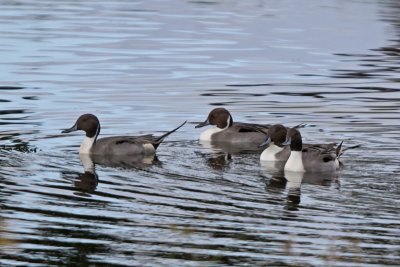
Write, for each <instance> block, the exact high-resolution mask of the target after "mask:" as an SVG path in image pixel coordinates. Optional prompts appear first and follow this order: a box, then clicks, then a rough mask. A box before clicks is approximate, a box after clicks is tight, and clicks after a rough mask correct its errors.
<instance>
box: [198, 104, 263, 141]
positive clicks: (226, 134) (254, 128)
mask: <svg viewBox="0 0 400 267" xmlns="http://www.w3.org/2000/svg"><path fill="white" fill-rule="evenodd" d="M208 125H212V126H214V127H212V128H209V129H207V130H205V131H203V132H202V133H201V134H200V137H199V140H200V141H203V142H204V141H205V142H213V143H229V144H231V145H248V146H249V147H257V148H258V147H259V144H261V143H262V142H263V141H265V135H266V134H267V132H268V128H269V125H264V124H254V123H242V122H234V121H233V118H232V115H231V114H230V112H229V111H228V110H227V109H225V108H215V109H213V110H211V111H210V113H209V114H208V117H207V119H206V120H205V121H204V122H202V123H199V124H197V125H196V126H195V128H201V127H204V126H208Z"/></svg>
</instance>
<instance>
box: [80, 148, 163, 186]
mask: <svg viewBox="0 0 400 267" xmlns="http://www.w3.org/2000/svg"><path fill="white" fill-rule="evenodd" d="M79 157H80V160H81V163H82V165H83V169H84V173H82V174H80V175H78V177H76V179H75V181H74V184H75V188H76V189H78V190H79V191H80V192H85V193H93V192H94V191H95V190H96V188H97V185H98V182H99V177H98V175H97V173H96V164H98V165H101V166H104V167H114V168H115V167H118V168H124V169H145V168H147V167H149V166H152V165H153V164H161V162H160V161H159V160H158V159H157V156H155V155H151V156H136V157H132V156H112V155H107V156H96V155H88V154H79Z"/></svg>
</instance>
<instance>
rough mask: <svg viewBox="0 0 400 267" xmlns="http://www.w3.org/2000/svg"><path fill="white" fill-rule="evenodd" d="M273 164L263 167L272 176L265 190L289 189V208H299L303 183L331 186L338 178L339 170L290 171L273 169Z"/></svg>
mask: <svg viewBox="0 0 400 267" xmlns="http://www.w3.org/2000/svg"><path fill="white" fill-rule="evenodd" d="M271 166H273V167H275V166H274V165H268V164H267V165H265V164H262V167H263V168H264V169H265V170H266V171H267V172H268V176H270V177H271V178H270V179H268V180H267V182H266V186H265V190H266V191H267V192H271V191H275V190H276V189H278V190H284V189H286V191H287V197H286V208H287V209H289V210H297V209H298V205H299V204H300V202H301V185H302V184H311V185H322V186H330V185H331V184H332V182H336V181H337V180H338V175H339V172H327V173H323V172H322V173H307V172H290V171H284V170H283V169H282V168H281V169H273V170H271Z"/></svg>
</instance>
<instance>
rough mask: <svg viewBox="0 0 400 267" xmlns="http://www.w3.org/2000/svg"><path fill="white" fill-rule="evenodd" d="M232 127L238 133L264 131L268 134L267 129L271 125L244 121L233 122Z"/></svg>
mask: <svg viewBox="0 0 400 267" xmlns="http://www.w3.org/2000/svg"><path fill="white" fill-rule="evenodd" d="M231 127H233V128H234V129H235V130H236V131H237V132H239V133H252V132H254V133H260V132H261V133H264V134H268V129H269V127H271V125H269V124H254V123H244V122H234V123H233V125H232V126H231Z"/></svg>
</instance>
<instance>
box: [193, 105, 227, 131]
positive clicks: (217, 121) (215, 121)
mask: <svg viewBox="0 0 400 267" xmlns="http://www.w3.org/2000/svg"><path fill="white" fill-rule="evenodd" d="M232 124H233V119H232V116H231V114H230V113H229V111H228V110H226V109H224V108H215V109H213V110H211V112H210V113H209V114H208V117H207V119H206V120H205V121H204V122H202V123H200V124H198V125H196V126H195V128H200V127H203V126H207V125H215V126H217V127H218V128H220V129H225V128H227V127H230V126H232Z"/></svg>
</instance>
